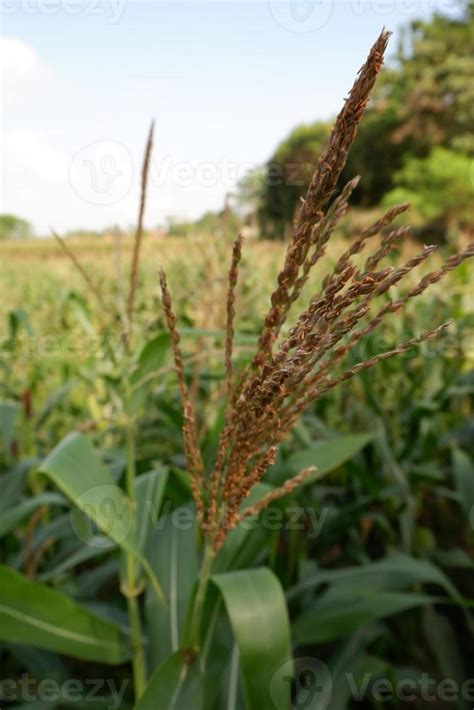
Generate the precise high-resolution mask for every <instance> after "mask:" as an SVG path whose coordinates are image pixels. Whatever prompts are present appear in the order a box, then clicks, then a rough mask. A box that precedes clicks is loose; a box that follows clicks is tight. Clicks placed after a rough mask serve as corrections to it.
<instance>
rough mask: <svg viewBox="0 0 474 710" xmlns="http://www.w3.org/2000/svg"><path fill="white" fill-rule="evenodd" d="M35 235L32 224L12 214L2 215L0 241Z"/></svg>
mask: <svg viewBox="0 0 474 710" xmlns="http://www.w3.org/2000/svg"><path fill="white" fill-rule="evenodd" d="M32 235H33V230H32V228H31V224H30V223H29V222H27V221H26V220H24V219H20V217H15V216H14V215H12V214H2V215H0V241H6V240H7V239H29V238H30V237H31V236H32Z"/></svg>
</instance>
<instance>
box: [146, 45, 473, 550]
mask: <svg viewBox="0 0 474 710" xmlns="http://www.w3.org/2000/svg"><path fill="white" fill-rule="evenodd" d="M388 38H389V33H388V32H385V31H383V32H382V33H381V35H380V36H379V38H378V39H377V41H376V42H375V44H374V46H373V47H372V49H371V51H370V53H369V56H368V58H367V61H366V63H365V64H364V66H363V67H362V69H361V70H360V72H359V74H358V77H357V79H356V81H355V83H354V86H353V88H352V90H351V92H350V94H349V97H348V99H347V100H346V102H345V105H344V108H343V109H342V111H341V113H340V114H339V116H338V118H337V120H336V122H335V125H334V128H333V131H332V133H331V136H330V138H329V142H328V145H327V147H326V149H325V150H324V151H323V153H322V155H321V157H320V158H319V161H318V164H317V166H316V170H315V173H314V175H313V179H312V181H311V184H310V187H309V189H308V191H307V194H306V197H305V199H304V200H302V202H301V205H300V207H299V210H298V212H297V215H296V218H295V222H294V228H293V234H292V237H291V239H290V242H289V244H288V248H287V252H286V257H285V261H284V264H283V267H282V269H281V271H280V273H279V275H278V279H277V286H276V288H275V290H274V292H273V294H272V296H271V305H270V308H269V311H268V313H267V315H266V317H265V321H264V324H263V327H262V332H261V335H260V338H259V342H258V346H257V351H256V353H255V355H254V357H253V360H252V363H251V364H250V365H249V366H248V368H247V369H246V371H245V372H244V374H243V376H241V377H240V379H239V382H238V384H235V383H234V381H233V380H234V376H233V367H232V342H233V336H234V326H233V321H234V316H235V313H234V301H235V289H236V284H237V277H238V264H239V261H240V257H241V249H242V239H241V237H240V236H239V237H237V239H236V241H235V243H234V247H233V252H232V260H231V266H230V270H229V275H228V284H229V286H228V296H227V329H226V340H225V371H226V387H227V410H226V418H225V425H224V428H223V431H222V433H221V436H220V440H219V446H218V452H217V456H216V460H215V464H214V468H213V470H212V471H211V472H210V473H209V474H206V472H205V470H204V466H203V463H202V459H201V455H200V451H199V446H198V441H197V434H196V423H195V416H194V410H193V404H192V399H191V398H190V396H189V393H188V390H187V386H186V383H185V378H184V366H183V359H182V355H181V351H180V349H179V336H178V333H177V331H176V326H175V315H174V313H173V310H172V306H171V300H170V295H169V292H168V287H167V284H166V278H165V275H164V273H163V272H162V273H161V274H160V280H161V288H162V294H163V307H164V311H165V317H166V321H167V324H168V329H169V332H170V336H171V342H172V346H173V352H174V358H175V366H176V372H177V376H178V381H179V387H180V391H181V396H182V400H183V407H184V427H183V431H184V440H185V449H186V456H187V462H188V467H189V472H190V477H191V488H192V493H193V497H194V500H195V503H196V508H197V511H198V519H199V521H200V524H201V527H202V529H203V532H204V535H205V536H206V538H207V540H208V543H209V544H210V545H212V546H213V548H214V550H217V549H219V547H220V546H221V545H222V544H223V542H224V540H225V537H226V534H227V532H228V531H229V530H230V529H232V528H233V527H235V526H236V525H237V524H238V523H239V522H240V521H241V520H242V519H244V518H246V517H248V516H251V515H257V514H258V513H259V512H260V511H261V510H263V509H264V508H265V507H266V506H267V505H269V504H270V503H271V502H272V501H273V500H275V499H277V498H279V497H281V496H284V495H287V494H288V493H290V492H291V491H293V490H294V489H295V488H296V487H297V486H298V485H300V484H301V483H303V482H304V481H305V480H306V479H307V478H308V476H310V475H311V474H313V473H314V469H305V470H304V471H302V472H301V473H300V474H299V475H298V476H296V477H294V478H292V479H290V480H288V481H286V482H285V483H284V484H283V485H282V486H281V487H279V488H276V489H274V490H272V491H271V492H270V493H268V494H267V495H266V496H264V497H263V498H262V499H261V500H260V501H258V502H257V503H255V504H253V505H251V506H250V507H247V508H244V505H243V504H244V502H245V500H246V498H247V496H248V494H249V493H250V491H251V489H252V488H253V487H254V486H255V484H257V483H258V482H259V481H260V480H261V479H262V477H263V476H264V475H265V472H266V471H267V469H268V468H269V466H271V464H272V463H273V462H274V461H275V457H276V452H277V447H278V444H279V443H280V442H281V441H282V439H283V438H284V437H285V436H286V435H287V434H288V432H289V431H290V429H291V427H292V426H293V425H294V423H295V422H296V420H297V418H298V417H299V416H300V414H301V413H302V412H303V410H304V409H305V408H306V407H307V406H308V405H309V404H310V403H311V402H313V401H314V400H316V399H317V398H318V397H320V396H322V395H323V394H325V393H326V392H328V391H330V390H331V389H333V388H334V387H336V386H337V385H339V384H341V383H342V382H344V381H345V380H347V379H349V378H352V377H354V376H356V375H357V374H358V373H360V372H361V371H363V370H365V369H367V368H370V367H373V366H374V365H376V364H377V363H378V362H380V361H382V360H386V359H387V358H390V357H393V356H394V355H397V354H400V353H403V352H406V351H408V350H410V349H412V348H413V347H415V346H416V345H418V344H420V343H422V342H423V341H426V340H432V339H434V338H437V337H438V336H439V334H440V333H441V332H443V330H444V328H445V327H446V325H443V326H440V327H439V328H435V329H434V330H426V331H424V332H422V333H421V334H420V335H418V336H417V337H415V338H411V339H409V340H407V341H405V342H402V343H400V344H399V345H397V346H396V347H395V348H394V349H393V350H390V351H388V352H384V353H381V354H378V355H375V356H373V357H371V358H369V359H367V360H364V361H362V362H359V363H357V364H356V365H354V366H352V367H350V368H349V369H347V370H345V371H343V372H342V373H335V374H334V375H331V372H332V371H334V368H335V366H336V365H337V364H338V363H339V362H340V361H341V360H342V359H343V358H344V356H345V355H346V354H347V353H348V352H349V350H351V349H352V348H353V347H354V346H355V345H356V344H357V343H358V342H359V341H360V339H361V338H362V337H364V336H366V335H368V334H369V333H371V332H372V331H373V330H374V329H375V328H377V326H378V325H379V324H380V323H381V322H382V320H383V319H384V318H385V317H386V316H387V315H389V314H390V313H394V312H395V311H398V310H399V309H400V308H402V307H403V306H404V305H405V304H406V303H407V302H408V301H409V300H410V299H411V298H414V297H416V296H419V295H420V294H421V293H422V292H423V291H424V290H425V289H426V288H428V286H430V285H431V284H433V283H436V282H437V281H439V280H440V279H441V278H443V276H444V275H445V274H446V273H448V272H449V271H451V270H452V269H454V268H455V267H456V266H458V265H459V264H460V263H461V262H462V261H464V260H465V259H467V258H469V257H471V256H473V255H474V244H470V245H469V246H468V248H467V249H466V250H465V251H463V252H461V253H460V254H456V255H454V256H452V257H450V258H449V259H448V260H447V261H446V263H445V264H444V266H442V268H441V269H439V270H436V271H432V272H430V273H429V274H427V275H426V276H424V277H423V278H421V279H420V281H419V282H418V284H417V285H416V286H415V287H413V288H411V290H409V291H408V292H407V293H406V294H405V295H404V296H402V297H400V298H398V299H396V300H392V299H389V300H388V302H386V303H385V304H384V305H383V306H382V307H381V308H379V310H378V311H376V312H375V315H371V310H372V304H373V301H374V300H375V299H377V298H378V297H380V296H382V295H384V294H387V293H388V292H389V291H390V289H391V288H392V287H393V286H394V285H396V284H398V283H399V282H400V281H401V280H402V279H403V277H404V276H405V275H406V274H408V273H409V272H411V271H412V270H414V269H416V268H417V267H418V266H419V265H420V264H421V263H422V262H424V261H425V260H426V259H427V258H428V257H429V256H430V254H431V253H432V252H433V250H434V247H432V246H428V247H424V248H423V249H422V250H421V251H420V253H419V254H416V255H415V256H414V257H412V258H410V259H408V261H407V262H406V263H405V264H403V265H401V266H399V267H391V266H388V267H384V268H380V267H379V264H380V262H381V261H383V259H385V257H386V256H387V255H388V254H390V253H391V252H392V251H393V250H394V249H395V248H396V246H397V244H398V243H399V241H400V240H401V239H402V238H403V237H404V236H405V235H406V234H407V231H408V230H407V229H406V228H399V229H395V230H392V231H389V232H388V233H383V236H382V238H381V240H380V242H379V244H378V246H376V247H374V248H373V249H372V251H371V253H370V254H369V256H368V257H367V258H366V260H365V263H364V265H363V267H357V266H356V264H355V263H354V262H353V257H354V256H355V255H357V254H359V253H361V252H362V251H363V250H364V249H365V248H366V246H367V244H369V243H370V241H371V238H372V237H374V236H375V235H377V234H380V233H381V232H382V230H385V229H386V227H387V226H388V225H390V224H391V223H392V222H393V220H394V219H395V218H396V217H397V216H398V215H400V214H401V213H403V212H405V211H406V210H407V209H408V205H406V204H403V205H398V206H396V207H393V208H391V209H390V210H388V212H386V213H385V214H384V215H383V216H382V217H381V218H380V219H378V220H377V221H376V222H374V223H373V224H372V225H370V226H369V227H368V228H367V229H365V230H363V231H362V232H361V233H360V234H358V235H356V236H355V237H354V239H353V240H352V241H351V243H350V244H349V246H348V248H347V249H346V251H345V252H344V253H343V254H342V256H341V257H340V258H339V259H338V261H337V263H336V265H335V267H334V268H333V270H332V272H331V273H330V274H328V275H327V276H326V278H325V279H324V281H323V284H322V289H321V292H320V293H318V294H316V295H314V296H313V297H312V298H311V300H310V302H309V304H308V305H307V307H306V308H305V309H304V310H303V311H302V312H301V313H300V315H299V318H298V320H297V323H296V326H295V327H293V328H292V329H290V331H289V333H288V335H287V336H286V337H283V338H282V339H281V340H280V342H279V343H277V340H278V339H279V336H280V331H281V328H282V325H283V324H284V322H285V320H286V318H287V315H288V312H289V309H290V307H291V305H292V304H293V303H294V302H295V301H296V300H297V299H298V297H299V296H300V294H301V290H302V288H303V286H304V285H305V283H306V282H307V279H308V276H309V273H310V271H311V269H312V268H313V266H314V265H315V264H316V263H317V261H318V260H319V259H320V258H321V257H322V256H323V255H324V253H325V249H326V245H327V243H328V241H329V239H330V237H331V235H332V234H333V232H334V230H335V228H336V226H337V224H338V222H339V220H340V219H341V217H342V216H343V215H344V214H345V212H346V210H347V208H348V201H349V198H350V195H351V193H352V191H353V190H354V188H355V187H356V185H357V183H358V180H359V179H358V178H354V179H353V180H351V181H350V182H349V183H348V184H347V185H346V186H345V187H344V188H343V190H342V191H341V193H340V195H339V196H335V192H336V188H337V182H338V179H339V177H340V174H341V171H342V169H343V167H344V164H345V161H346V158H347V154H348V151H349V148H350V146H351V145H352V143H353V141H354V138H355V135H356V131H357V126H358V124H359V122H360V120H361V118H362V114H363V111H364V109H365V107H366V105H367V101H368V98H369V94H370V91H371V89H372V87H373V85H374V83H375V79H376V77H377V74H378V73H379V71H380V68H381V66H382V61H383V54H384V51H385V48H386V45H387V41H388ZM331 200H332V202H331Z"/></svg>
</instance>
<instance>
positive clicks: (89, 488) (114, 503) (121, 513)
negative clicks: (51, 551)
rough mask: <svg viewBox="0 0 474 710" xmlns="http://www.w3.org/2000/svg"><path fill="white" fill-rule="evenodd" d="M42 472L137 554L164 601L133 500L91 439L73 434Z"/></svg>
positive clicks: (102, 529)
mask: <svg viewBox="0 0 474 710" xmlns="http://www.w3.org/2000/svg"><path fill="white" fill-rule="evenodd" d="M39 471H40V473H43V474H44V475H46V476H48V478H50V479H51V480H52V481H53V482H54V483H55V485H56V486H57V487H58V488H59V489H60V490H61V491H62V492H63V493H64V495H66V496H67V497H68V498H69V499H70V500H71V501H72V502H73V503H74V505H76V506H77V507H78V508H79V510H81V511H82V512H83V513H84V514H85V515H86V516H87V517H88V518H89V519H90V520H91V521H92V522H93V523H95V524H96V525H97V527H98V528H99V529H100V530H101V532H102V533H104V535H106V536H107V537H108V538H110V539H111V540H112V541H113V542H115V543H116V544H117V545H119V546H120V547H122V548H123V549H124V550H125V551H127V552H129V553H131V554H132V555H134V557H135V558H136V559H137V560H138V561H139V562H140V564H141V565H142V566H143V569H144V571H145V572H146V574H147V575H148V576H149V578H150V581H151V583H152V586H153V589H154V591H155V593H156V595H157V597H158V599H159V600H160V601H161V602H162V603H163V604H164V603H165V599H164V595H163V592H162V590H161V587H160V585H159V583H158V580H157V578H156V576H155V574H154V573H153V571H152V569H151V567H150V564H149V562H148V560H147V559H146V558H145V556H144V555H143V553H142V551H141V550H140V544H139V541H138V538H137V522H136V516H135V514H134V511H133V507H132V503H131V501H130V499H129V498H128V496H126V495H125V493H124V492H123V491H122V489H121V488H119V487H118V486H117V485H116V484H115V482H114V480H113V478H112V475H111V474H110V471H109V470H108V469H107V468H106V467H105V466H104V465H103V463H102V462H101V460H100V459H99V457H98V455H97V453H96V452H95V450H94V447H93V446H92V444H91V442H90V441H89V439H87V437H85V436H84V435H83V434H78V433H76V432H74V433H72V434H69V435H68V436H67V437H66V438H65V439H63V441H62V442H61V443H60V444H59V445H58V446H57V447H56V448H55V449H54V450H53V451H52V452H51V454H50V455H49V456H48V457H47V458H46V459H45V460H44V461H43V463H42V464H41V466H40V468H39ZM86 542H87V540H86Z"/></svg>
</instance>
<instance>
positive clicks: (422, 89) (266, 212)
mask: <svg viewBox="0 0 474 710" xmlns="http://www.w3.org/2000/svg"><path fill="white" fill-rule="evenodd" d="M473 48H474V9H473V7H472V6H470V5H465V4H462V3H460V12H459V17H457V18H452V17H445V16H442V15H435V16H434V17H433V18H432V19H431V20H430V21H428V22H425V21H415V22H412V23H411V24H410V25H409V26H408V27H407V28H406V29H405V31H404V33H403V35H402V39H401V41H400V45H399V48H398V53H397V56H396V59H395V62H394V63H393V64H392V66H389V67H387V68H386V69H385V71H384V73H383V74H382V76H381V78H380V80H379V83H378V85H377V87H376V90H375V92H374V94H373V98H372V100H371V103H370V105H369V107H368V109H367V112H366V115H365V117H364V120H363V121H362V124H361V126H360V128H359V132H358V135H357V138H356V140H355V143H354V146H353V149H352V152H351V154H350V155H349V158H348V161H347V165H346V167H345V169H344V171H343V173H342V176H341V183H344V182H346V181H347V180H350V179H351V178H352V177H354V176H355V175H361V176H362V180H361V182H360V184H359V187H358V188H357V190H356V191H355V193H354V195H353V203H354V204H359V205H362V206H366V207H370V206H373V205H377V204H379V202H380V201H381V200H382V198H383V196H384V195H385V194H386V193H388V192H390V191H391V190H392V189H393V188H394V187H395V182H394V176H395V175H398V177H397V184H398V185H400V183H399V180H400V175H402V176H403V175H405V174H406V173H405V172H404V171H403V170H402V166H404V165H406V163H407V160H409V159H410V158H419V159H423V158H426V157H427V156H428V155H429V154H430V152H431V151H432V149H433V148H435V147H438V146H441V147H444V148H446V149H449V150H453V151H456V152H457V153H462V154H465V155H466V156H473V155H474V132H473V127H474V82H473V81H472V76H474V52H473V51H472V50H473ZM329 128H330V125H329V124H326V123H321V122H317V123H313V124H310V125H304V126H299V127H297V128H296V129H294V130H293V131H292V132H291V133H290V135H289V136H288V137H287V138H286V139H285V140H284V141H283V142H282V143H281V144H280V145H279V146H278V148H277V150H276V151H275V154H274V155H273V156H272V158H271V159H270V160H269V162H268V163H267V165H266V167H265V180H264V181H263V187H262V188H261V191H260V206H259V210H258V215H259V222H260V229H261V231H262V233H264V234H265V235H266V236H282V235H283V234H284V231H285V225H288V224H290V223H291V221H292V219H293V209H294V204H295V200H297V199H298V198H299V196H300V195H303V194H304V193H305V191H306V188H307V185H308V183H309V180H310V177H311V173H312V167H313V166H314V163H315V161H316V160H317V158H318V156H319V154H320V152H321V150H322V148H323V146H324V144H325V141H326V138H327V135H328V132H329ZM451 162H452V161H451ZM400 171H401V172H400ZM425 212H426V210H425ZM420 214H421V211H420Z"/></svg>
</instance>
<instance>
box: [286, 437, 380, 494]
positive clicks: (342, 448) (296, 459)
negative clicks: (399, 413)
mask: <svg viewBox="0 0 474 710" xmlns="http://www.w3.org/2000/svg"><path fill="white" fill-rule="evenodd" d="M372 439H373V435H372V434H349V435H348V436H338V437H336V438H334V439H329V440H328V441H320V442H318V443H317V444H315V445H314V446H311V447H310V448H308V449H303V450H302V451H298V452H296V453H295V454H293V455H292V456H290V457H289V459H288V461H286V462H285V464H284V465H283V466H282V473H286V475H285V476H284V477H288V474H289V473H290V474H291V475H293V474H296V473H298V472H299V471H301V470H302V469H303V468H308V467H309V466H316V468H317V471H316V472H315V473H314V475H313V476H310V477H309V478H307V479H306V485H307V484H309V483H311V482H312V481H314V480H317V479H319V478H321V476H324V475H325V474H327V473H330V472H331V471H334V469H336V468H338V467H339V466H342V464H343V463H345V462H346V461H349V460H350V459H351V458H352V457H353V456H355V455H356V454H357V453H358V452H359V451H361V450H362V449H363V448H364V446H367V444H368V443H370V441H372Z"/></svg>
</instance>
